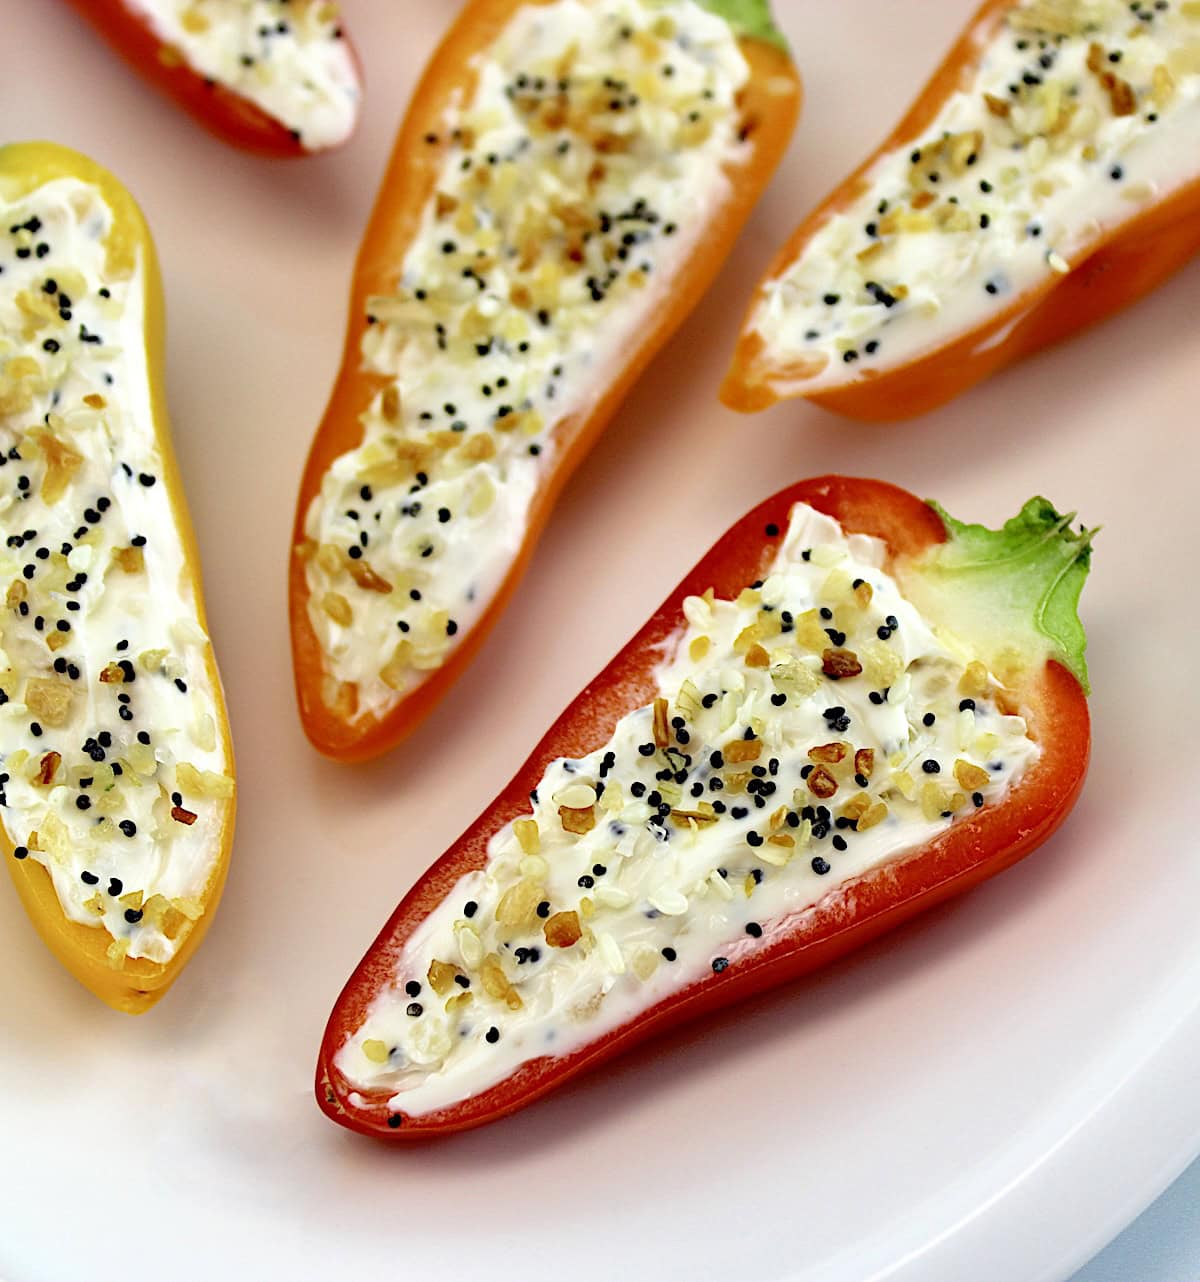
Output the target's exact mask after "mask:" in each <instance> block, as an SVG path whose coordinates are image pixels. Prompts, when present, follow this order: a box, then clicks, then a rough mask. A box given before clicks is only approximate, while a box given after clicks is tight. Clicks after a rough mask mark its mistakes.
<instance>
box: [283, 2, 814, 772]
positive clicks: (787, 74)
mask: <svg viewBox="0 0 1200 1282" xmlns="http://www.w3.org/2000/svg"><path fill="white" fill-rule="evenodd" d="M529 3H545V0H470V3H468V4H467V5H466V7H465V8H464V9H463V10H462V11H461V13H460V14H459V16H458V19H457V20H456V22H455V23H454V25H453V26H452V27H451V28H450V30H449V32H448V33H447V35H446V37H445V39H444V40H443V41H442V44H441V46H440V47H439V48H438V50H437V51H436V52H435V54H434V55H433V58H432V60H431V62H430V63H429V66H428V67H427V68H426V71H425V74H424V76H423V78H422V80H421V82H420V84H419V85H418V87H417V90H416V93H415V94H414V97H413V100H412V102H411V104H410V106H409V109H408V113H407V115H406V117H405V120H404V123H403V125H402V126H401V129H400V133H399V136H398V138H397V140H396V144H395V147H394V149H393V151H392V156H391V160H390V162H389V164H388V168H387V171H386V173H385V174H384V178H383V182H382V185H381V187H380V190H379V194H378V196H377V198H376V202H375V208H374V211H373V213H372V215H371V219H370V222H369V224H368V227H367V231H366V235H365V237H364V240H363V243H362V246H361V248H360V250H359V255H358V261H357V264H356V266H355V271H354V281H353V286H352V290H351V297H350V316H349V323H348V326H347V330H346V341H345V346H344V349H343V355H342V365H341V369H340V372H339V373H338V376H337V381H336V383H335V384H334V388H333V392H332V394H331V396H330V400H329V404H328V406H327V407H326V410H325V415H324V417H323V419H322V421H321V424H320V426H319V427H318V429H317V434H316V437H315V439H314V441H313V444H312V449H311V451H310V453H309V456H308V461H307V464H306V465H305V469H304V475H303V477H302V479H301V483H300V495H299V500H298V502H297V505H296V521H295V527H294V530H293V538H292V546H293V548H298V547H299V546H300V545H301V544H302V543H303V541H304V538H305V531H304V521H305V516H306V514H307V512H308V508H309V505H310V504H311V503H312V501H313V499H314V498H315V497H316V495H317V494H318V493H319V492H320V488H321V479H322V477H323V476H324V474H325V472H326V471H327V470H328V469H329V467H330V465H331V464H332V463H333V461H334V460H335V459H336V458H338V457H339V456H340V455H342V454H344V453H346V452H347V451H349V450H352V449H354V448H356V447H357V446H358V444H359V443H360V442H361V440H362V436H363V430H362V426H361V423H360V421H359V416H360V415H361V414H362V413H363V411H364V410H365V409H366V408H367V406H368V405H369V403H370V401H371V399H372V398H373V397H374V396H375V395H376V393H377V392H378V390H379V387H380V386H381V384H380V381H379V380H378V379H377V378H376V377H374V376H372V375H369V374H365V373H363V372H362V370H361V363H362V362H361V357H360V350H361V343H362V337H363V333H364V331H365V329H366V312H367V307H366V301H367V298H368V297H369V296H371V295H374V294H381V293H387V292H388V291H389V290H390V289H391V288H392V287H393V286H394V282H395V279H396V276H397V272H398V268H399V265H400V263H401V262H402V261H403V259H404V256H405V254H406V253H407V251H408V248H409V246H410V244H411V243H412V241H413V239H414V238H415V236H416V235H417V232H418V231H419V229H420V225H421V216H422V212H423V210H424V208H425V205H426V203H427V202H428V201H429V200H430V198H431V196H432V194H433V192H434V188H435V184H436V181H437V177H438V174H439V172H440V167H441V163H442V154H441V148H439V147H432V146H430V145H429V144H428V143H427V142H426V141H425V138H426V135H431V134H432V135H436V134H438V133H439V131H441V130H442V129H443V125H444V120H445V117H446V114H447V112H448V111H449V110H450V108H451V106H452V104H453V103H454V102H455V101H456V100H457V99H459V98H460V97H461V98H463V99H466V98H469V95H470V92H471V90H472V88H473V84H474V75H473V73H472V71H471V70H470V65H471V61H472V59H473V58H475V57H476V56H477V55H478V54H479V52H480V51H481V50H485V49H487V48H489V47H490V46H491V45H492V44H493V43H494V42H495V41H496V40H497V39H498V37H499V36H500V35H501V33H502V32H503V31H504V29H505V28H506V27H507V26H508V24H509V22H510V21H511V19H512V17H513V15H514V14H515V13H516V12H517V10H518V9H521V8H523V7H525V6H526V5H527V4H529ZM708 7H710V8H714V9H716V10H717V11H718V12H720V11H721V8H722V6H721V5H719V4H717V3H713V4H710V5H709V6H708ZM724 7H732V6H731V5H729V4H726V5H725V6H724ZM742 8H743V9H745V10H746V11H748V12H754V11H758V12H760V13H761V12H765V5H763V4H762V3H761V0H750V2H749V3H742ZM735 29H737V27H736V26H735ZM739 43H740V47H741V50H742V53H743V55H744V56H745V58H746V60H747V62H748V63H749V64H750V69H751V71H750V80H749V83H748V84H747V85H746V87H745V90H744V93H743V98H742V102H741V111H742V117H743V119H744V121H745V127H746V128H747V130H748V135H747V141H746V144H745V146H746V148H748V149H749V151H748V154H747V153H746V152H743V153H742V155H743V159H742V160H741V161H739V163H738V164H737V165H736V167H735V168H733V169H732V170H731V171H730V172H731V178H732V181H731V183H730V184H729V188H728V192H727V196H726V198H725V200H724V201H723V202H722V203H721V204H720V205H718V206H717V207H716V210H715V212H714V214H713V216H712V218H711V221H710V223H709V225H708V226H707V228H706V229H705V232H704V234H703V235H702V236H701V237H700V238H699V241H698V244H697V248H696V251H695V252H694V253H693V254H692V255H691V256H690V258H689V259H688V261H687V262H686V263H685V265H684V266H683V268H682V270H681V271H679V272H678V273H677V275H676V276H675V278H674V280H672V281H671V283H670V286H669V289H668V290H667V291H666V293H665V296H664V298H663V305H662V307H661V308H660V309H659V311H658V313H657V315H656V317H655V320H654V322H653V323H652V324H651V325H649V326H648V327H647V328H646V329H645V330H644V332H643V333H642V334H641V335H640V337H639V341H638V342H637V344H636V346H634V347H632V348H631V349H629V350H626V351H624V352H623V353H622V354H621V358H620V364H619V366H618V367H617V368H614V369H612V370H611V371H610V372H609V374H608V377H607V379H606V381H605V385H604V386H603V389H602V390H601V392H600V393H599V394H598V395H597V396H596V398H595V400H594V401H593V403H592V406H591V409H590V411H589V412H588V413H587V414H586V415H582V416H580V415H575V416H570V417H568V418H567V419H565V420H560V421H559V422H558V423H556V424H555V425H554V426H553V429H552V430H553V433H554V438H555V458H556V462H555V464H554V466H553V468H551V469H548V470H547V473H546V475H545V477H544V479H543V480H542V482H541V487H540V489H539V491H538V493H537V494H536V495H535V496H534V499H533V502H532V505H531V508H530V510H529V515H528V521H527V525H526V529H525V537H524V540H523V542H522V546H521V548H520V550H519V551H518V553H517V554H516V556H515V557H514V559H513V561H512V563H511V565H510V567H509V570H508V573H507V575H506V576H505V579H504V582H503V583H502V585H501V586H500V588H499V589H498V590H497V592H496V594H495V596H494V597H493V598H492V601H491V602H490V604H489V606H488V607H487V609H486V610H485V611H484V612H483V613H482V615H481V616H480V618H479V620H478V622H477V623H476V624H475V625H474V627H472V628H471V629H470V631H469V632H467V633H465V634H463V635H462V637H461V640H460V642H459V644H458V645H457V646H456V647H455V649H454V650H453V651H452V652H451V654H450V655H449V657H448V658H447V660H446V662H445V663H444V664H443V665H442V666H441V667H439V668H437V669H435V670H433V671H432V672H430V673H429V674H428V676H427V677H426V679H425V680H424V681H423V682H422V683H421V684H420V685H418V686H416V687H414V688H413V690H412V691H410V692H409V693H408V694H407V695H406V696H405V697H404V698H403V699H402V700H401V701H400V702H399V703H398V704H397V705H396V706H395V707H394V708H393V709H392V710H391V711H390V712H389V713H388V714H387V715H386V716H384V717H382V718H372V717H370V716H367V717H363V718H362V719H360V720H358V721H356V722H354V723H348V722H347V721H345V720H343V719H342V718H340V717H339V716H338V715H337V713H336V712H334V711H333V710H332V709H330V708H329V707H328V706H327V705H326V703H325V701H324V700H323V699H322V697H321V683H322V675H323V656H322V651H321V647H320V644H319V642H318V641H317V638H316V635H315V634H314V632H313V629H312V626H311V624H310V623H309V619H308V598H309V591H308V585H307V582H306V580H305V570H304V562H303V560H302V559H301V557H300V556H298V555H293V556H292V558H291V565H290V569H289V607H288V608H289V616H290V621H291V637H292V659H293V664H294V671H295V681H296V696H297V700H298V702H299V707H300V719H301V722H302V723H303V726H304V730H305V733H306V734H307V735H308V737H309V739H310V740H311V741H312V743H313V745H314V747H316V748H317V749H318V750H319V751H321V752H323V753H325V754H326V755H327V756H330V757H333V758H335V759H337V760H340V761H362V760H366V759H368V758H371V757H375V756H378V755H379V754H380V753H382V752H385V751H387V750H388V749H389V748H391V747H394V746H395V745H396V744H397V743H398V742H399V741H400V740H401V739H403V738H404V737H405V736H406V735H408V734H409V733H410V732H411V731H412V730H413V729H414V728H415V727H416V726H417V725H418V723H419V722H420V721H422V720H423V719H424V717H425V716H427V715H428V714H429V712H431V711H432V709H433V708H434V707H435V705H436V704H437V703H438V701H439V700H440V699H441V698H442V696H443V695H444V694H445V693H446V691H447V690H448V689H449V687H450V686H451V685H452V684H453V682H454V681H455V680H456V679H457V678H458V677H459V675H460V674H461V673H462V672H463V670H464V669H465V668H466V667H467V665H468V664H469V663H470V662H471V660H472V659H473V658H474V656H475V653H476V652H477V651H478V649H479V647H480V645H481V644H482V643H483V640H484V638H485V637H486V635H487V633H488V632H489V631H490V630H491V628H492V626H493V625H494V623H495V622H496V620H497V619H498V618H499V616H500V614H501V613H502V611H503V610H504V608H505V606H506V605H507V604H508V601H509V599H510V598H511V596H512V594H513V592H514V590H515V589H516V586H517V584H518V582H519V581H520V579H521V576H522V574H523V573H524V571H525V567H526V566H527V564H528V563H529V559H530V557H531V556H532V554H533V549H534V547H535V545H536V543H537V539H538V536H539V535H540V533H541V531H542V528H543V527H544V526H545V524H546V521H547V519H548V518H549V516H550V512H551V510H552V508H553V506H554V502H555V500H556V499H557V497H558V494H559V491H560V490H561V489H562V487H563V486H564V485H565V484H566V481H567V479H568V478H569V477H570V475H571V473H572V472H573V471H574V470H575V468H576V466H577V465H578V464H579V462H580V460H581V459H582V458H583V457H584V455H585V454H586V453H587V452H588V450H589V449H590V448H591V447H592V445H593V444H594V442H595V441H596V438H597V437H598V436H599V435H600V433H601V432H602V431H603V429H604V427H605V426H606V425H607V423H608V421H609V419H610V418H611V417H612V416H613V414H614V413H615V412H616V410H617V408H618V406H619V405H620V403H621V401H622V400H623V398H624V397H625V395H626V394H627V392H628V391H629V389H630V387H631V386H632V384H633V383H634V382H635V381H636V379H637V378H638V376H639V375H640V374H641V372H642V371H643V369H645V367H646V365H647V364H648V363H649V362H650V360H651V358H652V357H653V356H654V355H655V353H656V352H657V351H658V350H659V349H660V348H661V347H662V346H663V345H664V344H665V343H666V341H667V340H668V339H669V338H670V337H671V335H672V334H673V333H674V332H675V330H676V329H677V328H678V327H679V326H680V324H682V322H683V321H684V320H685V319H686V317H687V316H688V314H689V313H690V312H691V310H692V309H693V308H694V307H695V305H696V304H697V303H698V302H699V300H700V298H701V296H702V295H703V294H704V292H705V291H706V290H707V289H708V286H709V285H710V284H711V282H712V280H713V278H714V277H715V276H716V274H717V272H718V270H719V269H720V267H721V265H722V263H723V261H724V259H725V257H726V255H727V254H728V252H729V250H730V249H731V247H732V245H733V242H734V240H735V239H736V238H737V236H738V233H739V232H740V231H741V229H742V226H743V224H744V223H745V221H746V219H747V218H748V217H749V214H750V212H751V210H752V209H753V207H754V205H755V203H756V202H757V200H758V198H759V196H760V195H761V194H762V191H763V189H764V188H765V187H766V185H767V182H768V181H769V180H770V178H771V175H772V174H773V173H774V171H775V168H776V166H777V164H778V163H779V160H780V158H781V156H782V154H783V151H784V149H785V148H786V146H787V143H788V140H789V139H790V137H791V134H792V130H793V128H794V126H795V122H796V118H797V115H798V113H799V110H800V82H799V77H798V75H797V72H796V69H795V67H794V65H793V64H792V61H791V58H790V56H789V55H788V53H787V52H786V51H785V49H784V48H782V47H781V45H780V44H779V43H776V42H774V41H771V40H768V39H763V38H758V37H754V36H746V35H743V36H741V37H740V39H739Z"/></svg>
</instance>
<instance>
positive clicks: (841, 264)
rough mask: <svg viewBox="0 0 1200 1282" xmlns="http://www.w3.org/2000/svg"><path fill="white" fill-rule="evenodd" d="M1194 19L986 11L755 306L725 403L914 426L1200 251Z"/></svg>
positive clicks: (1045, 5)
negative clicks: (781, 406)
mask: <svg viewBox="0 0 1200 1282" xmlns="http://www.w3.org/2000/svg"><path fill="white" fill-rule="evenodd" d="M1198 82H1200V14H1198V13H1197V11H1196V10H1195V7H1194V6H1191V5H1187V4H1183V5H1179V4H1172V5H1170V6H1168V5H1151V4H1146V5H1140V6H1139V5H1134V6H1130V5H1128V4H1125V3H1122V2H1121V0H1101V2H1100V3H1090V2H1088V3H1085V2H1084V0H987V2H986V3H985V4H983V5H982V6H981V8H980V9H979V10H978V12H977V13H976V15H975V17H974V18H973V19H972V20H971V22H970V24H969V25H968V26H967V28H966V30H965V31H964V32H963V34H962V36H961V37H960V38H959V40H958V41H957V43H956V44H955V45H954V47H953V48H952V49H951V50H950V52H949V53H948V54H947V56H946V58H945V60H944V61H943V62H942V64H941V66H940V67H939V68H938V69H937V71H935V72H934V74H933V76H932V77H931V79H930V80H929V82H928V83H927V84H926V85H925V87H924V89H923V90H922V91H921V93H920V95H919V96H918V98H917V100H916V101H915V102H914V104H913V105H912V107H911V108H910V109H909V111H908V113H907V114H906V115H905V117H904V118H903V119H902V120H901V121H900V123H899V124H898V125H897V126H896V128H895V129H894V130H893V131H892V133H891V134H890V135H889V136H888V137H887V139H886V140H885V141H884V142H883V143H882V144H881V146H880V147H879V148H877V149H876V150H875V151H874V152H873V153H872V154H871V155H870V156H869V157H868V158H867V159H866V160H865V161H864V162H863V163H862V164H861V165H860V166H859V167H858V168H857V169H856V170H855V171H854V172H853V173H852V174H851V175H850V176H849V177H848V178H847V179H846V180H845V181H844V182H843V183H841V184H840V185H839V186H838V187H836V188H835V189H834V190H833V191H832V192H831V193H830V194H829V195H828V196H827V197H826V198H825V199H824V200H823V201H822V202H821V203H820V204H819V205H818V206H817V208H816V209H814V210H813V211H812V213H811V214H809V215H808V217H806V218H805V219H804V220H803V222H801V223H800V225H799V226H798V227H797V229H796V231H795V232H794V233H793V235H792V236H791V237H790V239H789V240H788V241H787V243H786V244H785V245H784V246H783V248H782V249H781V250H780V252H779V254H778V256H777V257H776V259H775V261H774V263H773V264H772V265H771V267H770V269H769V270H768V272H767V274H766V275H765V277H764V278H763V280H762V282H761V283H760V284H759V286H758V288H757V290H756V292H755V294H754V297H753V300H752V302H751V304H750V307H749V311H748V313H747V316H746V319H745V322H744V326H743V330H742V334H741V337H740V338H739V340H738V344H737V348H736V351H735V354H734V359H733V362H732V365H731V367H730V369H729V372H728V374H727V375H726V379H725V382H724V385H723V388H722V392H721V396H722V399H723V400H724V401H725V403H726V404H728V405H729V406H731V407H732V408H734V409H739V410H746V411H752V410H759V409H763V408H766V407H767V406H769V405H771V404H773V403H774V402H775V401H777V400H780V399H784V398H789V397H795V396H804V397H806V398H807V399H809V400H812V401H814V402H815V403H816V404H818V405H821V406H824V407H825V408H827V409H830V410H834V411H836V412H837V413H839V414H846V415H849V416H850V417H852V418H859V419H881V420H891V419H900V418H907V417H911V416H913V415H916V414H920V413H923V412H925V411H926V410H929V409H933V408H934V407H936V406H938V405H941V404H943V403H944V402H946V401H948V400H950V399H951V398H952V397H954V396H957V395H958V394H959V393H960V392H963V391H965V390H966V389H967V388H969V387H971V386H972V385H973V384H975V383H977V382H979V381H980V380H981V379H983V378H986V377H987V376H988V375H989V374H992V373H994V372H995V371H997V370H999V369H1001V368H1003V367H1004V366H1006V365H1008V364H1009V363H1010V362H1012V361H1014V360H1017V359H1018V358H1019V357H1021V356H1024V355H1027V354H1029V353H1031V352H1035V351H1037V350H1039V349H1041V348H1043V347H1045V346H1047V345H1049V344H1051V343H1054V342H1057V341H1058V340H1059V339H1062V338H1065V337H1068V336H1070V335H1072V334H1075V333H1077V332H1078V331H1080V330H1082V329H1083V328H1085V327H1086V326H1088V325H1091V324H1094V323H1095V322H1097V321H1100V320H1103V319H1104V318H1106V317H1108V316H1110V315H1111V314H1112V313H1113V312H1115V311H1117V310H1118V309H1119V308H1122V307H1124V306H1126V305H1127V304H1129V303H1131V302H1134V301H1135V300H1136V299H1138V298H1140V297H1141V296H1142V295H1143V294H1145V293H1147V292H1148V291H1149V290H1151V289H1153V288H1154V287H1155V286H1157V285H1158V284H1159V283H1160V282H1162V281H1163V280H1164V279H1165V278H1166V277H1167V276H1169V275H1170V274H1171V273H1172V272H1174V271H1175V270H1176V269H1177V268H1179V267H1180V266H1181V265H1182V264H1183V263H1185V262H1186V261H1187V260H1188V259H1189V258H1191V257H1192V256H1193V255H1194V254H1195V253H1196V251H1197V249H1198V248H1200V216H1198V215H1200V177H1198V171H1197V166H1196V163H1195V159H1194V157H1195V155H1196V145H1197V141H1198V140H1200V123H1198V122H1197V119H1196V114H1195V106H1194V100H1195V94H1196V86H1197V83H1198Z"/></svg>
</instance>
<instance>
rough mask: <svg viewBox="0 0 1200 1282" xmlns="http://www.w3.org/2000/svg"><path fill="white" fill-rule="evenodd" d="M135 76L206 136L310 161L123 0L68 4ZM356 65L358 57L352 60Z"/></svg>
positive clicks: (282, 131) (286, 134) (290, 138)
mask: <svg viewBox="0 0 1200 1282" xmlns="http://www.w3.org/2000/svg"><path fill="white" fill-rule="evenodd" d="M66 3H67V4H69V5H70V6H71V8H72V9H74V10H75V12H76V13H78V14H79V16H80V17H81V18H83V19H85V20H86V21H87V22H88V23H89V24H90V25H91V26H92V27H93V28H94V29H95V31H96V33H97V34H98V35H99V36H100V38H101V39H102V40H103V41H104V42H105V43H106V44H107V45H108V46H109V47H110V48H111V49H112V50H113V52H114V53H116V54H117V55H118V56H119V57H120V58H121V59H122V60H123V61H124V62H125V63H126V64H127V65H128V66H129V67H131V68H132V69H133V70H134V71H135V72H137V74H138V75H139V76H141V77H142V78H143V79H144V80H146V81H147V82H148V83H149V84H151V85H153V86H154V88H155V89H157V90H159V92H160V93H163V94H165V95H166V96H167V97H168V98H170V99H171V100H172V101H174V102H175V103H177V104H178V105H179V106H180V107H182V108H183V110H184V111H186V112H187V113H188V115H189V116H191V117H192V119H193V120H196V121H198V122H199V123H200V124H201V125H203V126H204V128H205V129H207V130H208V132H209V133H211V134H214V135H215V136H216V137H218V138H220V139H221V141H222V142H227V143H229V144H231V145H232V146H234V147H238V148H240V149H241V150H243V151H250V152H254V153H256V154H258V155H261V156H275V157H279V158H287V157H296V156H308V155H312V154H313V153H312V152H311V151H310V150H309V149H308V148H306V147H305V146H304V145H303V143H302V142H301V141H300V139H299V138H298V137H297V136H296V134H295V133H294V132H293V131H292V130H290V129H289V128H288V127H287V126H286V125H285V124H283V123H282V122H280V121H279V120H276V119H275V117H274V116H271V115H269V114H268V113H267V112H265V111H264V110H263V109H262V108H261V107H259V106H258V105H257V104H255V103H253V102H251V101H250V100H249V99H247V98H243V97H242V95H241V94H239V93H237V92H236V91H235V90H234V89H232V88H230V87H229V86H228V85H223V84H221V83H220V82H219V81H215V80H210V79H208V78H206V77H205V76H204V74H203V73H202V72H199V71H196V70H195V69H194V68H193V67H191V66H190V65H189V64H188V63H187V62H186V61H185V60H184V58H183V57H182V55H181V54H180V53H179V51H178V50H177V49H174V48H172V47H171V46H169V45H166V44H164V43H163V41H162V40H161V39H160V38H159V37H158V36H157V35H156V34H155V32H154V30H153V28H151V26H150V25H149V23H148V22H147V21H146V19H145V17H144V16H143V15H141V14H138V13H135V12H134V11H133V10H132V9H131V8H129V6H128V5H126V4H125V2H124V0H66ZM355 64H356V65H358V58H357V55H355Z"/></svg>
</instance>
